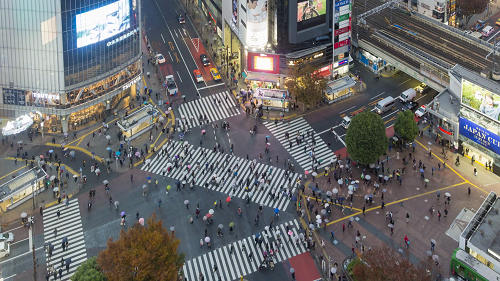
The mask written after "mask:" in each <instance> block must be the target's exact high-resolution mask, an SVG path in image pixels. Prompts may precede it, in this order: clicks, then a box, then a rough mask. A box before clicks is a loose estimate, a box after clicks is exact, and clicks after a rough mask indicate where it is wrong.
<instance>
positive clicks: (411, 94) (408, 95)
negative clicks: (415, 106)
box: [399, 88, 417, 102]
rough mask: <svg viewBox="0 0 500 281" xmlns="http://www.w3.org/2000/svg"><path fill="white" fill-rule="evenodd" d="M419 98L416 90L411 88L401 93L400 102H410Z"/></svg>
mask: <svg viewBox="0 0 500 281" xmlns="http://www.w3.org/2000/svg"><path fill="white" fill-rule="evenodd" d="M416 96H417V91H415V89H413V88H410V89H408V90H406V91H404V92H402V93H401V95H400V96H399V101H400V102H409V101H411V100H413V99H414V98H415V97H416Z"/></svg>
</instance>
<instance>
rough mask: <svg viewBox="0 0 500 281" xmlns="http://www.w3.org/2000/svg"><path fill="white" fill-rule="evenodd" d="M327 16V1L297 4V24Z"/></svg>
mask: <svg viewBox="0 0 500 281" xmlns="http://www.w3.org/2000/svg"><path fill="white" fill-rule="evenodd" d="M324 14H326V0H308V1H303V2H298V3H297V22H301V21H305V20H309V19H313V18H315V17H319V16H322V15H324Z"/></svg>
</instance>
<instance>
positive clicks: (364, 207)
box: [363, 206, 366, 216]
mask: <svg viewBox="0 0 500 281" xmlns="http://www.w3.org/2000/svg"><path fill="white" fill-rule="evenodd" d="M365 209H366V206H363V216H364V215H365Z"/></svg>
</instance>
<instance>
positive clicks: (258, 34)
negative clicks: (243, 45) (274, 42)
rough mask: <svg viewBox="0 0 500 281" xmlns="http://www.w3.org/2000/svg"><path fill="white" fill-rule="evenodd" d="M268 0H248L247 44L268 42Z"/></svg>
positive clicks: (257, 45)
mask: <svg viewBox="0 0 500 281" xmlns="http://www.w3.org/2000/svg"><path fill="white" fill-rule="evenodd" d="M267 38H268V34H267V0H247V44H248V45H249V46H252V47H261V46H264V45H266V44H267Z"/></svg>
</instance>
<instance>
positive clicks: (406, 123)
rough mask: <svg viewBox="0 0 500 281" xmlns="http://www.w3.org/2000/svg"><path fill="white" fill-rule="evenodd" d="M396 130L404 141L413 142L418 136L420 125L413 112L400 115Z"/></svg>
mask: <svg viewBox="0 0 500 281" xmlns="http://www.w3.org/2000/svg"><path fill="white" fill-rule="evenodd" d="M394 130H395V131H396V132H397V133H398V135H400V136H401V137H402V138H403V139H405V140H408V141H412V140H414V139H415V138H416V137H417V135H418V125H417V122H415V118H414V117H413V112H412V111H411V110H405V111H402V112H400V113H399V114H398V117H397V118H396V122H395V123H394Z"/></svg>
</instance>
